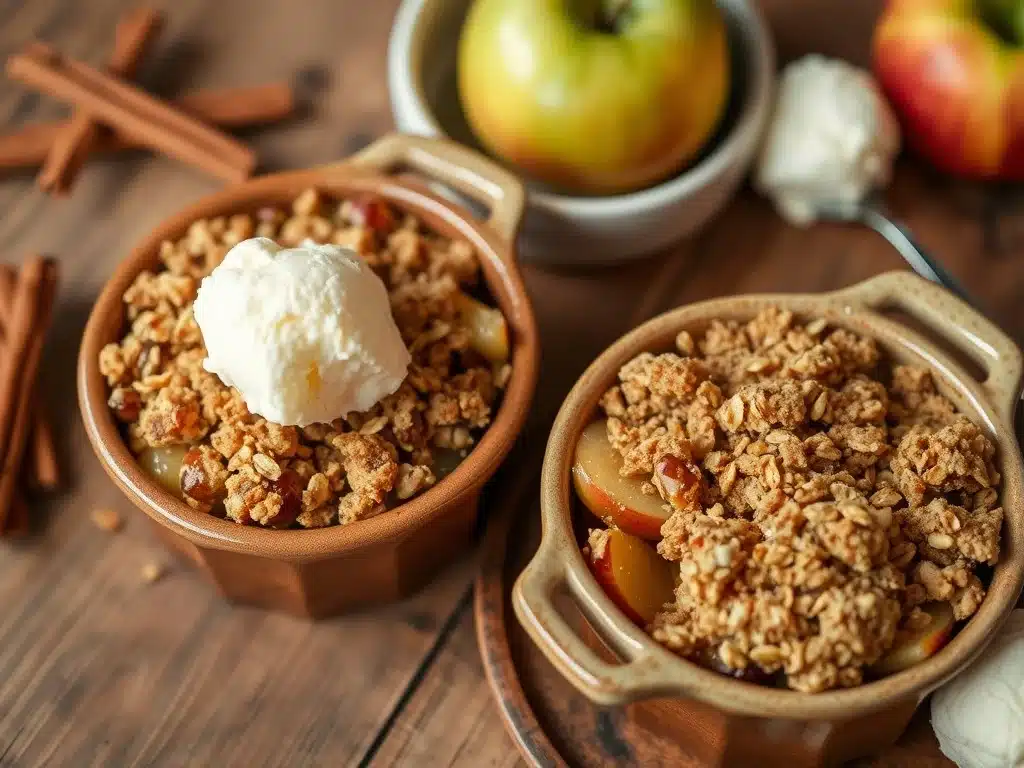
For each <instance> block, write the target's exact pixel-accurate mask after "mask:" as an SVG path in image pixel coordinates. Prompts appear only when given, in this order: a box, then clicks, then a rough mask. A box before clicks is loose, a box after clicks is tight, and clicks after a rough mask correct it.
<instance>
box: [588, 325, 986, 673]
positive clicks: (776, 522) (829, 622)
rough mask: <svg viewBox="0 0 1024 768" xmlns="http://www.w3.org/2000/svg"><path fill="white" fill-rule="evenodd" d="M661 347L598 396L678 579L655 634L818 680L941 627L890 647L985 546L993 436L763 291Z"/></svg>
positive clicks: (960, 602) (909, 657) (731, 663)
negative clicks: (744, 319)
mask: <svg viewBox="0 0 1024 768" xmlns="http://www.w3.org/2000/svg"><path fill="white" fill-rule="evenodd" d="M675 346H676V348H677V349H676V351H673V352H668V353H664V354H649V353H645V354H641V355H639V356H637V357H636V358H634V359H633V360H632V361H630V362H629V363H627V364H626V365H625V366H623V367H622V369H621V371H620V372H619V381H618V383H617V384H616V385H615V386H613V387H612V388H611V389H610V390H608V392H607V393H606V394H605V395H604V396H603V398H602V400H601V407H602V409H603V411H604V413H605V415H606V416H607V422H606V424H607V427H606V432H607V440H608V443H609V445H610V446H611V452H613V453H614V454H616V456H617V457H621V463H620V472H619V474H620V477H621V478H626V479H632V480H631V481H632V482H635V483H636V492H637V493H638V494H644V495H646V496H647V497H651V498H654V499H657V500H658V501H659V502H661V505H662V508H663V509H664V516H663V519H664V522H663V524H662V525H661V529H660V540H657V545H656V546H657V552H658V553H659V554H660V555H661V557H662V558H664V559H665V560H667V561H670V562H671V563H672V569H673V571H674V572H676V587H675V591H674V599H673V596H672V594H671V593H670V594H669V595H667V596H666V597H667V598H668V602H667V603H666V604H665V605H664V606H663V608H662V609H661V610H659V611H657V612H656V613H655V614H654V615H653V617H651V619H650V620H649V621H648V622H646V624H647V629H648V631H649V632H650V633H651V634H652V636H653V637H654V639H655V640H657V641H658V642H659V643H662V644H663V645H665V646H666V647H668V648H670V649H671V650H673V651H675V652H676V653H679V654H680V655H682V656H685V657H687V658H689V659H692V660H694V661H698V662H701V663H708V657H709V655H710V656H711V657H712V659H713V663H712V664H711V666H714V667H716V668H719V669H720V670H721V671H725V672H727V673H729V674H732V675H734V676H736V677H740V678H745V679H750V680H758V681H764V680H769V681H772V682H774V683H775V684H779V685H786V686H788V687H789V688H792V689H795V690H798V691H804V692H817V691H824V690H828V689H832V688H838V687H849V686H855V685H858V684H860V683H861V682H863V681H864V680H865V678H866V677H871V676H873V675H876V674H879V672H878V670H879V668H880V667H879V662H880V661H886V660H887V659H889V661H887V662H886V663H885V664H883V665H881V668H884V669H885V670H886V671H894V669H898V668H901V665H902V666H907V665H909V664H910V663H914V662H915V661H919V660H920V659H921V658H925V657H926V656H927V655H928V654H929V653H930V652H934V651H935V650H936V649H937V646H938V645H940V644H941V643H939V642H937V641H936V642H933V643H932V645H930V646H928V647H927V648H923V649H922V650H921V652H920V653H916V652H908V651H907V650H906V649H903V652H902V656H900V659H903V661H900V660H898V659H897V660H896V661H893V660H892V659H890V658H889V657H890V656H891V655H892V654H893V653H894V651H895V650H897V649H899V648H900V645H901V643H903V642H909V641H908V638H912V637H913V638H919V637H921V634H922V629H924V628H926V627H927V626H928V625H929V622H932V621H933V618H932V617H933V616H938V615H943V611H944V612H945V613H947V614H949V615H950V616H951V617H952V618H951V619H949V620H948V624H949V628H950V629H951V628H952V624H953V621H962V620H966V619H968V618H969V617H970V616H971V615H972V614H974V612H975V611H976V610H977V609H978V607H979V605H980V604H981V602H982V600H983V599H984V597H985V584H984V581H983V579H984V578H985V573H986V570H985V568H986V567H987V566H991V565H993V564H995V563H996V561H997V560H998V558H999V546H1000V528H1001V524H1002V518H1003V510H1002V509H1001V508H1000V507H999V502H998V486H999V482H1000V476H999V472H998V471H997V469H996V463H995V456H994V454H995V449H994V447H993V444H992V442H991V441H990V440H989V438H988V437H987V436H986V435H985V434H984V432H983V431H982V430H981V429H980V428H979V427H978V426H977V425H975V424H974V423H973V422H971V421H970V420H969V419H967V418H966V417H964V416H963V415H960V414H958V413H957V411H956V408H955V406H954V405H953V403H952V402H951V401H950V400H949V399H947V398H946V397H944V396H943V395H942V394H940V393H939V391H938V390H937V388H936V386H935V382H934V381H933V380H932V376H931V374H930V373H929V371H928V370H927V369H925V368H919V367H915V366H909V365H893V364H889V363H888V361H886V360H885V359H884V356H883V354H882V353H881V351H880V350H879V348H878V347H877V345H876V343H875V342H874V340H872V339H870V338H866V337H863V336H859V335H856V334H854V333H851V332H850V331H848V330H844V329H837V328H830V327H829V326H828V325H827V323H826V322H825V321H824V320H822V319H810V320H800V319H799V318H797V317H796V316H794V315H793V314H792V313H791V312H788V311H785V310H782V309H778V308H770V309H766V310H764V311H762V312H761V313H760V314H758V315H757V316H756V317H755V318H754V319H753V320H751V321H750V322H748V323H738V322H732V321H727V322H726V321H714V322H712V323H711V324H710V326H709V327H708V329H707V331H706V332H705V333H704V334H703V335H702V336H701V337H699V338H695V337H694V336H691V335H690V334H689V333H687V332H683V333H680V334H679V336H678V338H677V340H676V345H675ZM581 497H583V494H581ZM584 501H585V502H586V501H587V499H586V498H584ZM588 506H590V507H591V508H592V509H593V508H594V505H592V504H591V503H589V502H588ZM626 506H628V505H621V504H620V507H621V509H620V510H619V512H618V513H615V514H612V515H611V516H610V517H609V516H605V515H602V516H603V517H605V519H606V520H607V521H609V522H612V523H615V521H616V515H617V514H621V513H622V512H623V510H625V508H626ZM623 519H625V518H623ZM626 522H628V520H626ZM602 535H603V534H601V533H596V534H592V536H591V543H592V545H593V544H600V543H601V540H602ZM641 535H642V534H641ZM648 538H652V537H648ZM652 544H653V542H652ZM593 549H594V546H591V547H589V548H588V555H589V556H590V558H591V561H592V562H593V561H596V560H597V559H599V558H600V553H599V554H597V555H595V553H594V552H593V551H592V550H593ZM942 604H946V605H947V606H948V607H946V606H943V605H942ZM937 609H941V610H937ZM941 631H943V628H941V627H935V632H936V633H939V632H941ZM946 636H948V632H947V634H946V635H943V638H945V637H946ZM915 642H916V641H915ZM943 642H944V639H943ZM915 653H916V655H915ZM873 667H874V668H873Z"/></svg>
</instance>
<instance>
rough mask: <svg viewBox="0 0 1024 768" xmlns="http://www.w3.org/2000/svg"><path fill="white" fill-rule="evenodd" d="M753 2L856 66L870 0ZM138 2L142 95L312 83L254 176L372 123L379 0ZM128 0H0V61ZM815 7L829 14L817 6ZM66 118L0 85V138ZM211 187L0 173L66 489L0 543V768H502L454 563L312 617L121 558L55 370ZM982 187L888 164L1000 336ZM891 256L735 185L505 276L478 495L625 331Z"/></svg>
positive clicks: (996, 215)
mask: <svg viewBox="0 0 1024 768" xmlns="http://www.w3.org/2000/svg"><path fill="white" fill-rule="evenodd" d="M763 1H764V5H765V6H766V8H767V9H768V11H769V14H770V16H771V17H772V19H773V22H774V23H775V27H776V31H777V36H778V38H779V47H780V51H781V53H782V55H783V57H785V58H789V57H792V56H795V55H799V54H800V53H804V52H807V51H808V50H811V49H812V48H819V49H822V50H826V51H827V52H830V53H840V54H843V55H847V56H850V57H852V58H854V59H857V60H860V61H864V60H866V55H867V42H866V41H867V37H866V36H867V34H868V31H869V30H870V20H871V18H872V14H873V13H874V12H876V11H877V7H878V2H876V0H865V2H864V3H852V4H851V3H842V4H838V3H837V2H836V0H763ZM152 4H153V5H154V6H155V7H157V8H159V9H160V10H162V11H164V12H165V13H166V16H167V25H166V28H165V30H164V32H163V34H162V35H161V37H160V39H159V40H158V41H157V43H156V45H155V46H154V47H155V51H154V52H153V55H151V56H150V57H148V59H147V61H146V62H145V63H144V65H143V66H142V68H141V71H140V78H141V80H142V81H143V82H144V83H145V84H146V85H147V86H148V87H152V88H155V89H157V90H158V91H160V92H162V93H166V94H172V93H176V92H180V91H181V90H184V89H185V88H186V87H187V88H188V89H190V90H191V89H194V88H201V87H225V86H236V85H238V86H241V85H251V84H258V83H263V82H269V81H276V80H279V79H281V78H282V77H296V76H297V75H298V73H299V72H300V71H303V72H305V73H306V74H305V75H304V76H303V78H302V81H303V83H305V84H307V85H308V84H310V83H317V82H323V83H324V85H323V87H322V88H321V89H320V90H319V92H318V93H317V98H316V99H315V100H314V105H313V107H312V108H310V109H309V110H308V112H307V114H306V115H305V116H304V117H303V118H302V119H300V120H298V121H295V122H293V123H289V124H287V125H283V126H275V127H269V128H267V129H265V130H260V131H257V132H254V133H252V134H250V136H249V137H248V138H249V140H250V141H251V143H252V145H253V146H254V147H255V148H256V149H257V151H258V153H259V155H260V159H261V166H262V167H263V168H264V169H273V168H282V167H301V166H309V165H313V164H317V163H323V162H329V161H332V160H336V159H338V158H339V157H341V156H343V155H345V154H347V153H349V152H351V151H352V150H353V149H355V148H358V147H359V146H361V145H363V144H365V143H366V142H367V141H368V140H369V139H370V138H372V137H374V136H377V135H380V134H381V133H383V132H384V131H385V130H387V129H388V128H389V127H390V124H391V120H390V114H389V109H388V103H387V91H386V85H385V55H386V40H387V35H388V32H389V29H390V22H391V17H392V14H393V12H394V9H395V7H396V6H397V4H398V0H374V2H365V1H361V0H304V2H302V3H275V2H271V0H262V1H261V2H254V1H252V0H218V2H208V1H207V0H174V2H171V1H170V0H166V1H164V2H155V3H152ZM131 5H132V3H130V2H129V1H128V0H90V2H88V3H82V2H74V0H28V1H27V2H15V1H13V0H0V20H2V21H0V56H6V55H7V54H9V53H10V52H12V51H13V50H15V49H17V48H18V47H19V46H20V45H22V44H23V43H24V42H25V41H26V40H28V39H30V38H33V37H39V38H42V39H44V40H46V41H48V42H50V43H52V44H53V45H55V46H56V47H58V48H60V49H61V50H64V51H66V52H67V53H68V54H69V55H72V56H76V57H81V58H83V59H85V60H87V61H90V62H92V63H100V62H102V61H104V60H105V59H106V56H107V53H108V51H109V47H110V44H111V40H112V34H113V28H114V24H115V23H116V20H117V18H118V17H119V15H120V14H121V13H122V12H123V11H124V10H125V9H126V8H128V7H130V6H131ZM838 5H841V6H842V7H843V8H844V9H847V10H846V12H847V13H850V14H853V16H851V18H850V19H843V20H839V19H836V18H835V10H836V8H837V6H838ZM812 40H813V41H815V42H814V43H811V42H809V41H812ZM310 72H313V73H316V72H319V73H321V74H320V76H311V75H310V74H309V73H310ZM66 114H67V111H66V110H65V109H64V108H62V107H61V106H60V105H57V104H54V103H53V102H51V101H49V100H46V99H42V98H39V97H36V96H34V95H32V94H29V93H27V92H25V91H23V90H22V89H20V88H18V87H16V86H14V85H13V84H10V83H6V82H2V83H0V126H4V127H14V126H17V125H22V124H24V123H25V122H27V121H29V120H35V119H54V118H57V117H61V116H63V115H66ZM216 188H217V184H216V182H213V181H211V180H210V179H207V178H205V177H203V176H202V175H200V174H198V173H196V172H194V171H192V170H190V169H188V168H185V167H183V166H182V165H180V164H179V163H175V162H173V161H170V160H166V159H162V158H154V157H152V156H151V155H150V154H148V153H143V152H134V153H126V154H123V155H119V156H116V157H114V156H110V157H100V158H90V160H89V162H88V163H87V166H86V168H85V169H84V171H83V173H82V175H81V178H80V179H79V181H78V183H77V184H76V186H75V191H74V194H73V195H72V196H71V197H70V198H68V199H67V200H62V201H53V200H50V199H48V198H47V197H46V196H45V195H43V194H41V193H40V192H38V191H37V190H36V189H35V188H34V186H33V184H32V179H31V175H30V174H21V175H18V176H13V177H12V176H4V177H0V242H2V243H3V244H4V247H3V249H2V252H0V261H4V262H10V263H13V262H16V261H18V260H19V259H20V258H22V257H23V256H24V255H25V254H27V253H30V252H32V251H44V252H52V253H54V254H56V255H57V256H58V257H59V258H60V259H61V267H62V270H63V274H64V275H65V281H64V284H63V286H62V294H61V297H60V307H59V313H58V316H57V321H56V325H55V327H54V330H53V332H52V334H51V339H50V343H49V345H48V348H47V352H46V359H45V361H44V366H43V373H42V376H41V379H40V386H41V391H42V395H43V398H44V399H45V401H46V403H47V406H48V408H49V410H50V412H51V413H52V414H53V420H54V424H55V425H57V427H58V429H57V433H58V439H59V443H60V449H61V453H62V458H63V459H64V466H66V467H67V468H68V470H69V475H70V477H69V485H70V488H71V490H70V491H69V493H67V494H66V495H65V496H63V497H61V498H58V499H56V500H54V501H52V502H50V503H48V504H46V505H45V506H37V507H36V508H34V509H33V514H34V515H35V522H34V527H35V532H34V535H33V536H32V537H31V538H29V539H28V540H26V541H24V542H20V543H16V544H11V545H7V544H5V545H3V550H4V551H3V552H2V553H0V605H2V606H3V611H2V612H0V766H8V765H10V766H32V765H75V766H79V765H154V766H180V765H246V766H248V765H254V766H255V765H371V764H372V765H381V766H385V765H414V766H448V765H460V766H466V767H467V768H469V767H470V766H488V765H493V766H513V765H514V766H519V765H521V764H522V763H521V761H520V758H519V756H518V753H517V752H516V750H515V746H514V745H513V743H512V741H511V740H510V739H509V738H508V737H507V736H506V735H505V733H504V731H503V729H502V726H501V721H500V717H499V715H498V712H497V709H496V708H495V707H494V705H493V704H492V703H491V701H490V696H489V693H488V688H487V686H486V682H485V680H484V678H483V676H482V674H483V673H482V667H481V665H480V662H479V659H478V657H477V654H476V643H475V638H474V636H473V626H472V621H471V611H470V610H469V603H468V598H467V589H468V586H469V583H470V580H471V577H472V574H473V571H474V564H473V562H471V561H466V562H463V563H461V564H457V565H455V566H453V567H452V568H451V569H450V570H449V571H448V572H447V573H446V574H445V575H444V576H443V577H442V578H441V579H440V580H439V581H438V582H437V583H436V584H435V585H433V586H432V587H430V588H429V589H427V590H426V591H424V592H423V593H422V594H420V595H418V596H417V597H415V598H413V599H411V600H409V601H406V602H405V603H403V604H401V605H397V606H391V607H388V608H384V609H381V610H379V611H374V612H372V613H365V614H359V615H356V616H352V617H348V618H345V619H340V620H336V621H331V622H325V623H322V624H317V625H311V624H307V623H303V622H299V621H296V620H293V619H289V618H285V617H280V616H274V615H268V614H263V613H259V612H257V611H253V610H249V609H238V608H232V607H230V606H228V605H226V604H224V603H223V602H222V601H221V600H220V599H219V598H218V597H217V596H216V595H215V594H213V593H212V592H211V591H210V590H209V588H208V587H207V586H206V585H205V583H203V582H201V581H200V580H199V579H198V578H196V577H194V576H193V575H192V574H191V573H189V572H188V571H187V570H185V569H183V568H181V567H179V566H176V565H172V567H171V570H170V571H169V573H168V574H167V575H166V576H165V577H164V579H162V580H161V581H159V582H157V583H156V584H153V585H147V584H145V583H144V581H143V578H142V575H141V569H142V568H143V566H144V565H145V564H146V563H149V562H159V563H165V564H168V563H170V561H169V560H168V559H167V555H166V554H165V553H164V552H163V550H161V549H160V548H159V547H158V546H157V545H156V544H155V543H154V542H153V541H152V539H151V538H150V537H149V535H148V534H147V532H146V531H145V530H144V526H143V525H142V524H141V523H142V522H143V521H142V520H141V518H140V517H139V516H138V515H137V514H136V513H134V512H133V511H132V510H130V509H129V508H128V504H127V502H125V501H124V499H123V498H122V497H121V496H120V494H119V493H118V492H117V491H116V490H115V489H114V487H113V485H112V484H111V483H109V482H108V481H107V479H106V477H105V476H104V475H103V474H102V471H101V470H100V468H99V465H98V463H97V462H96V461H95V459H94V458H93V457H92V454H91V452H90V450H89V448H88V446H87V443H86V440H85V436H84V432H83V430H82V427H81V424H80V423H79V420H78V417H77V408H76V405H75V392H74V383H73V370H74V360H75V355H76V351H77V344H78V339H79V334H80V332H81V328H82V325H83V323H84V320H85V317H86V315H87V313H88V310H89V307H90V305H91V303H92V301H93V299H94V297H95V295H96V294H97V292H98V290H99V288H100V286H101V285H102V283H103V281H104V280H105V279H106V277H107V276H108V275H109V274H110V271H111V269H112V268H113V265H114V264H116V263H117V261H118V259H119V258H120V257H121V256H122V255H123V254H124V253H125V252H126V251H127V249H128V248H129V247H130V246H131V244H132V243H134V242H136V241H137V240H138V239H139V238H140V237H141V236H142V235H143V234H145V233H146V232H148V231H149V230H150V229H151V228H152V227H153V226H154V225H155V224H156V223H158V222H159V221H161V220H162V219H164V218H165V217H166V216H167V215H168V214H170V213H172V212H174V211H175V210H177V209H178V208H180V207H181V206H182V205H184V204H186V203H188V202H190V201H192V200H194V199H195V198H196V197H198V196H199V195H202V194H204V193H206V192H209V191H211V190H213V189H216ZM1005 192H1006V190H1002V189H998V190H993V189H992V188H983V187H977V186H971V185H962V184H956V183H953V182H950V181H948V180H946V179H943V178H941V177H939V176H937V175H935V174H933V173H932V172H930V171H928V170H927V169H925V168H923V167H921V166H920V165H919V164H917V163H915V162H914V161H905V162H902V163H901V164H900V168H899V172H898V177H897V180H896V183H895V185H894V187H893V189H892V190H891V193H890V195H889V201H890V203H891V205H892V207H893V209H894V211H895V212H896V213H897V214H898V215H899V216H901V217H902V218H903V219H905V220H906V221H907V223H909V224H910V225H911V226H912V227H913V228H914V229H915V231H916V232H917V234H918V235H919V237H920V239H921V241H922V242H923V243H924V244H925V245H926V246H927V247H929V248H931V249H932V250H933V252H934V254H935V255H936V256H937V257H939V258H940V259H942V260H943V261H944V263H945V264H947V265H948V266H949V268H950V269H951V271H952V272H954V273H955V274H956V275H957V276H958V277H959V278H961V280H962V281H963V282H964V283H965V284H966V285H967V287H968V288H969V289H970V290H971V291H972V292H973V293H975V294H976V295H977V296H978V297H980V298H981V299H982V300H983V302H984V304H985V306H986V308H987V309H988V310H989V312H990V314H991V316H992V317H993V318H994V319H995V320H997V321H998V322H1000V323H1001V324H1002V325H1003V327H1005V328H1006V329H1008V330H1009V331H1010V332H1011V333H1013V334H1014V335H1015V336H1017V337H1018V338H1021V337H1024V315H1022V314H1021V313H1020V312H1019V309H1018V307H1019V304H1018V299H1017V297H1018V296H1020V295H1021V292H1022V288H1024V265H1022V263H1021V258H1020V257H1021V252H1022V248H1024V238H1022V237H1021V232H1024V224H1022V222H1024V218H1022V217H1021V216H1020V215H1019V206H1020V203H1021V197H1020V196H1019V195H1013V194H1005ZM900 266H901V265H900V263H899V261H898V257H897V256H896V254H895V253H894V252H893V251H892V250H891V249H889V248H888V247H887V246H886V245H885V244H884V243H883V242H882V241H881V240H879V239H878V238H877V236H875V235H873V234H871V233H869V232H866V231H860V230H855V229H850V228H844V227H839V226H822V227H817V228H815V229H812V230H809V231H799V230H795V229H793V228H790V227H788V226H786V225H784V224H783V223H782V222H781V221H780V220H779V218H778V217H777V216H776V215H775V214H774V213H773V212H772V211H771V209H770V207H769V206H768V205H767V204H766V203H765V202H763V201H761V200H760V199H758V198H756V197H755V196H754V195H753V194H752V193H750V192H749V191H748V192H745V193H744V194H742V195H741V196H740V197H739V198H738V199H737V200H736V201H735V202H734V203H733V204H732V205H731V206H730V208H729V209H728V211H727V212H726V214H725V215H724V216H723V217H722V218H721V219H719V220H718V221H717V222H715V223H714V224H713V225H712V226H711V227H709V228H708V229H707V230H706V231H705V232H704V233H702V234H700V235H699V236H697V237H696V238H694V239H692V240H690V241H688V242H687V243H684V244H681V245H679V246H678V247H677V248H675V249H673V250H672V252H671V253H667V254H663V255H661V256H658V257H655V258H653V259H650V260H647V261H645V262H643V263H639V264H635V265H631V266H622V267H615V268H611V269H602V270H576V271H568V270H559V271H544V270H540V269H536V268H530V269H528V274H527V281H528V284H529V288H530V291H531V293H532V295H533V298H534V302H535V305H536V309H537V312H538V315H539V319H540V323H541V327H542V329H543V332H544V366H543V377H542V380H541V385H540V388H539V390H538V397H537V402H536V406H535V408H534V409H533V411H532V414H531V421H530V425H529V427H528V429H527V431H526V433H525V434H524V436H523V438H522V440H521V441H520V445H519V447H518V448H517V450H516V452H515V453H514V454H513V456H512V458H511V459H510V461H509V462H508V463H507V464H506V466H505V467H504V468H503V470H502V472H501V473H500V475H499V477H498V478H497V480H496V482H495V483H494V484H492V486H491V488H490V489H489V491H488V496H487V504H486V508H487V509H489V510H491V511H496V510H501V509H515V510H518V511H519V513H520V514H533V506H532V496H531V494H532V493H533V489H534V488H535V487H536V471H537V468H538V467H539V461H540V457H541V455H542V453H543V446H544V441H545V438H546V431H547V425H548V424H549V423H550V421H551V419H552V418H553V416H554V413H555V411H556V410H557V407H558V404H559V403H560V401H561V399H562V397H563V396H564V393H565V392H566V391H567V390H568V388H569V387H570V386H571V385H572V383H573V381H574V380H575V379H576V377H577V376H578V375H579V373H580V372H581V371H582V370H583V368H584V367H585V366H586V364H587V363H588V362H589V361H590V360H591V359H592V358H593V357H594V356H595V355H596V354H597V353H598V352H599V351H600V350H601V349H602V348H603V347H604V346H606V345H607V343H608V342H610V341H611V340H612V339H614V338H615V337H616V336H618V335H619V334H620V333H622V332H623V331H625V330H626V329H628V328H630V327H632V326H633V325H635V324H636V323H638V322H640V321H641V320H643V319H646V318H647V317H650V316H652V315H653V314H656V313H657V312H659V311H662V310H664V309H666V308H669V307H672V306H675V305H677V304H679V303H683V302H687V301H693V300H696V299H700V298H706V297H709V296H715V295H723V294H728V293H734V292H739V291H755V290H756V291H770V290H821V289H828V288H834V287H838V286H841V285H845V284H847V283H849V282H852V281H854V280H858V279H861V278H863V277H867V276H869V275H871V274H874V273H876V272H879V271H882V270H885V269H892V268H899V267H900ZM96 507H110V508H114V509H117V510H119V511H121V512H122V513H123V514H124V515H125V516H126V519H127V520H128V525H127V527H126V529H125V530H124V531H123V532H122V533H120V534H116V535H110V534H106V533H104V532H102V531H100V530H98V529H96V528H95V527H94V526H93V525H92V524H91V523H90V522H89V519H88V516H89V512H90V510H91V509H93V508H96ZM893 765H896V763H893Z"/></svg>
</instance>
